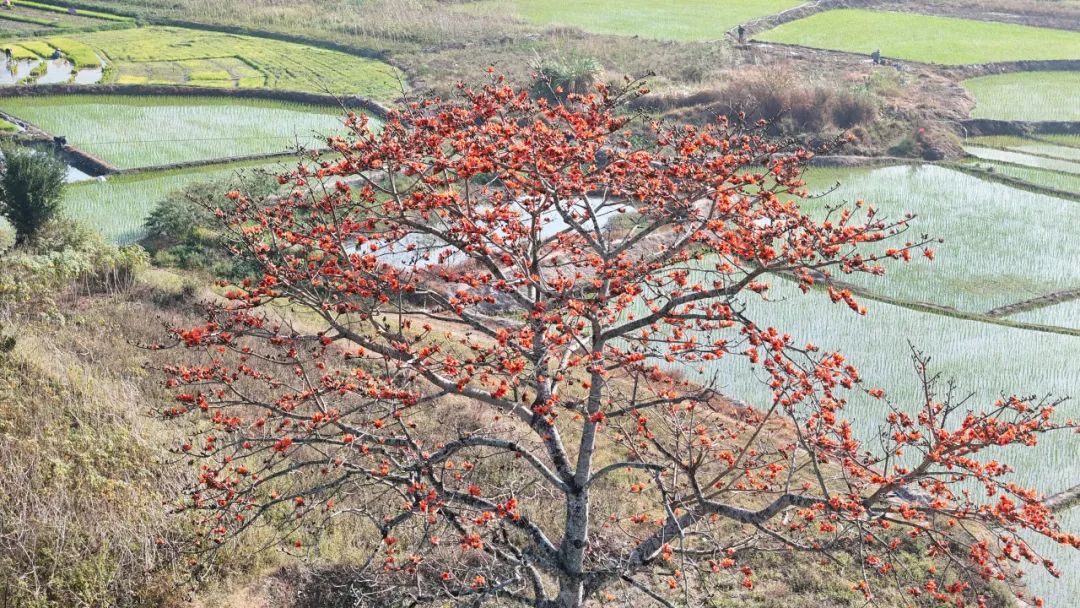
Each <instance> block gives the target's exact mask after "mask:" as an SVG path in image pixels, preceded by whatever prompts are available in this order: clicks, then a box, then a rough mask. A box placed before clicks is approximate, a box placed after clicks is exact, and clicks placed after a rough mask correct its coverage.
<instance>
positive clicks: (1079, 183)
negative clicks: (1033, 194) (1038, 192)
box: [966, 160, 1080, 196]
mask: <svg viewBox="0 0 1080 608" xmlns="http://www.w3.org/2000/svg"><path fill="white" fill-rule="evenodd" d="M966 164H967V165H968V166H970V167H973V168H977V169H979V170H980V171H984V172H986V173H988V174H990V175H1001V176H1005V177H1011V178H1013V179H1018V180H1021V181H1024V182H1027V183H1029V184H1031V185H1032V186H1037V187H1041V188H1049V189H1051V190H1060V191H1062V192H1071V193H1073V194H1076V195H1077V196H1080V175H1073V174H1072V173H1064V172H1061V171H1050V170H1047V169H1035V168H1033V167H1025V166H1024V165H1014V164H1011V163H1002V162H994V161H985V160H976V161H972V162H968V163H966Z"/></svg>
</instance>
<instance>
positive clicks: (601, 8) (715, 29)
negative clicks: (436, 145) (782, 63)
mask: <svg viewBox="0 0 1080 608" xmlns="http://www.w3.org/2000/svg"><path fill="white" fill-rule="evenodd" d="M800 4H802V1H801V0H725V1H724V2H722V3H717V2H711V1H708V0H680V2H655V1H652V0H622V1H620V0H575V1H573V2H565V1H562V0H485V1H482V2H475V3H466V4H464V5H463V9H462V10H467V11H470V12H475V13H487V14H492V13H496V14H511V15H517V16H519V17H521V18H523V19H525V20H527V21H529V22H531V23H535V24H539V25H563V26H573V27H578V28H581V29H583V30H585V31H587V32H591V33H594V34H612V35H622V36H641V37H643V38H652V39H655V40H679V41H693V40H717V39H719V38H722V37H723V36H724V33H725V32H727V31H728V30H730V29H731V28H733V27H736V26H737V25H739V24H740V23H745V22H747V21H750V20H752V19H755V18H757V17H762V16H765V15H770V14H773V13H779V12H781V11H784V10H787V9H789V8H793V7H795V6H798V5H800Z"/></svg>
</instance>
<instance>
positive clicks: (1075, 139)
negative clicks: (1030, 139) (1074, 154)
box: [1039, 133, 1080, 148]
mask: <svg viewBox="0 0 1080 608" xmlns="http://www.w3.org/2000/svg"><path fill="white" fill-rule="evenodd" d="M1039 139H1040V140H1042V141H1047V142H1050V143H1053V144H1057V145H1059V146H1068V147H1071V148H1080V135H1066V134H1063V133H1054V134H1040V135H1039Z"/></svg>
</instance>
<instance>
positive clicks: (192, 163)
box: [112, 148, 332, 175]
mask: <svg viewBox="0 0 1080 608" xmlns="http://www.w3.org/2000/svg"><path fill="white" fill-rule="evenodd" d="M331 151H332V150H330V149H329V148H312V149H309V150H305V152H318V153H320V154H321V153H326V152H331ZM298 155H299V152H298V151H295V150H288V151H285V152H266V153H264V154H241V155H238V156H219V157H216V158H202V159H199V160H188V161H183V162H177V163H167V164H164V165H147V166H145V167H131V168H130V169H117V170H114V171H112V174H113V175H136V174H140V173H155V172H158V171H175V170H177V169H191V168H194V167H213V166H215V165H228V164H233V163H242V162H247V161H257V160H267V161H270V160H274V159H275V158H280V159H286V158H298Z"/></svg>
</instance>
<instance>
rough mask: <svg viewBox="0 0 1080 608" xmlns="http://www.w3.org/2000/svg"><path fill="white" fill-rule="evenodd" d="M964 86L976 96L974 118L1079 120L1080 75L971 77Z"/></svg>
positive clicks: (1048, 74)
mask: <svg viewBox="0 0 1080 608" xmlns="http://www.w3.org/2000/svg"><path fill="white" fill-rule="evenodd" d="M1077 54H1078V55H1080V52H1078V53H1077ZM963 85H964V87H965V88H966V89H967V90H968V91H970V92H971V94H972V96H974V97H975V102H976V105H975V109H974V111H972V113H971V115H972V116H973V117H974V118H994V119H998V120H1030V121H1037V120H1064V121H1076V120H1080V103H1077V102H1076V98H1077V95H1078V92H1080V72H1014V73H1011V74H997V75H994V76H982V77H979V78H971V79H969V80H965V81H964V82H963Z"/></svg>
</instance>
